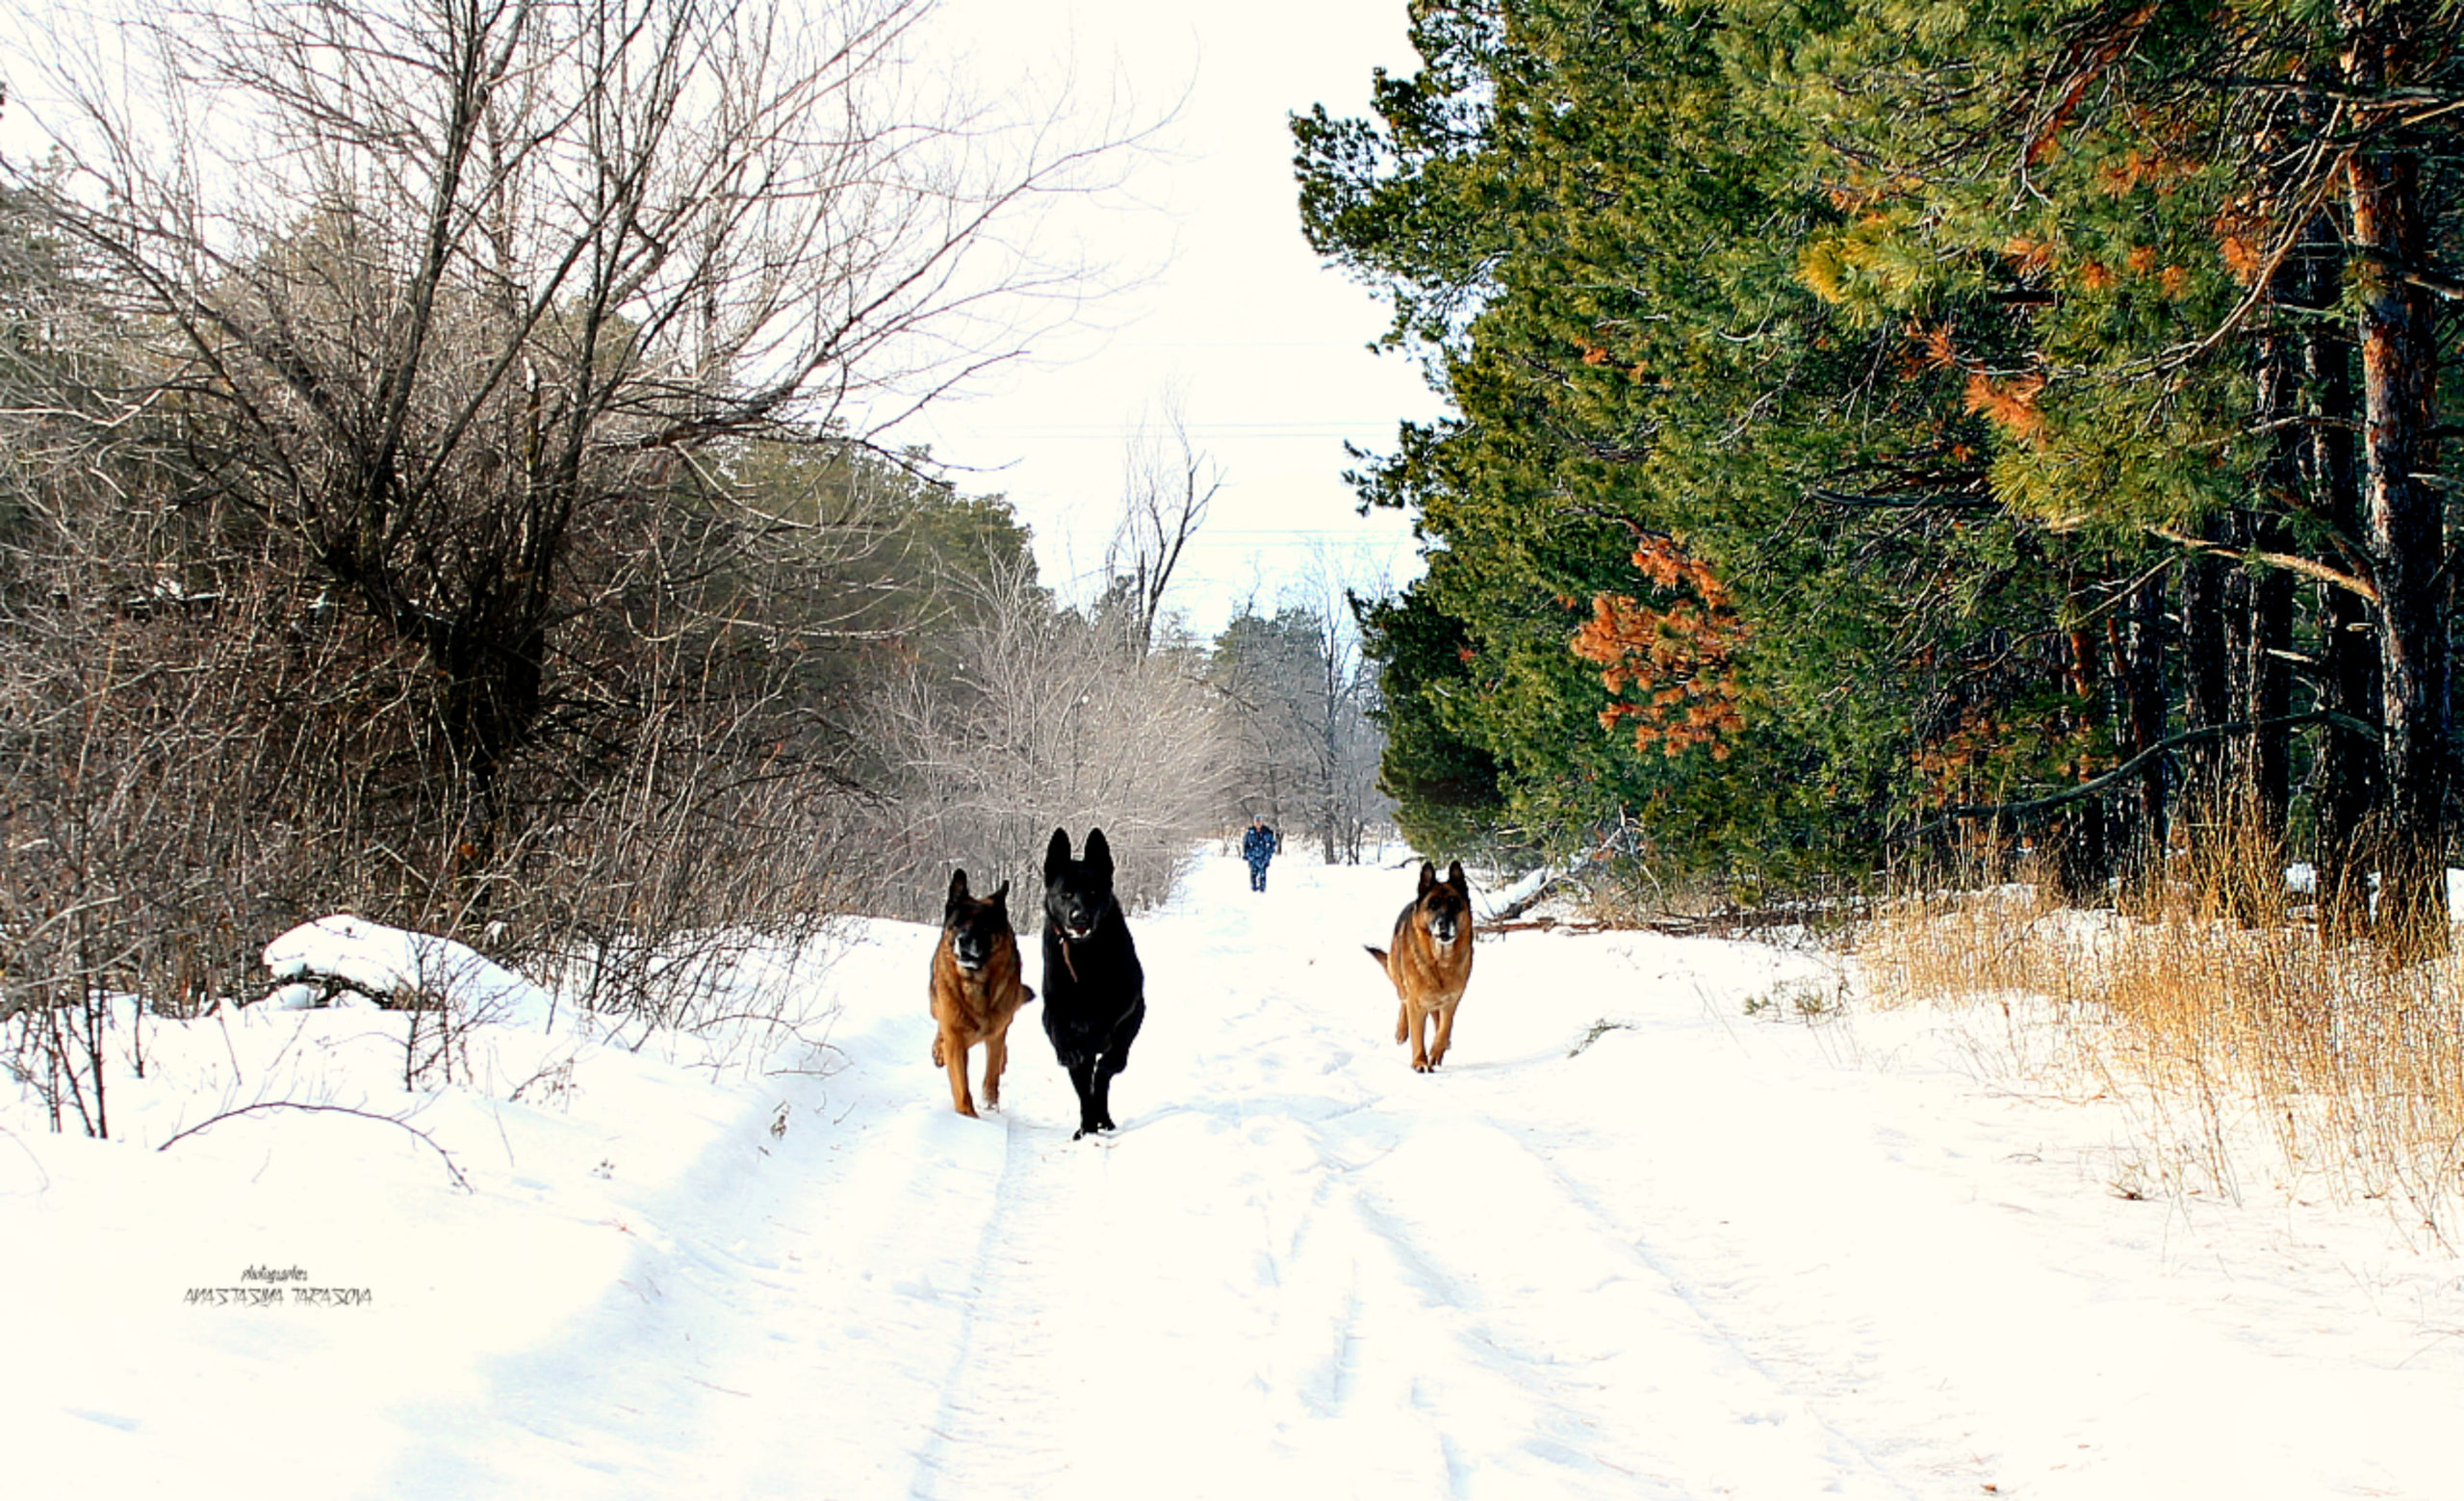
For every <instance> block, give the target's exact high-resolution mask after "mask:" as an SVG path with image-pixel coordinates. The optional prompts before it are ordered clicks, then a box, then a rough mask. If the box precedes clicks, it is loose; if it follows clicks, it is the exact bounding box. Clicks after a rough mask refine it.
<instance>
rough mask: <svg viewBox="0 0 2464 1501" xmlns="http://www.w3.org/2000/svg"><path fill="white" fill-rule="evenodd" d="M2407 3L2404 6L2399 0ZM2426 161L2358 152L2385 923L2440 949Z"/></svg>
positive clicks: (2442, 719) (2442, 798)
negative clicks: (2416, 279)
mask: <svg viewBox="0 0 2464 1501" xmlns="http://www.w3.org/2000/svg"><path fill="white" fill-rule="evenodd" d="M2390 9H2394V10H2397V13H2398V14H2399V16H2400V14H2401V11H2400V8H2390ZM2384 15H2385V12H2374V11H2373V10H2371V9H2370V8H2365V7H2361V6H2350V7H2348V16H2354V17H2357V18H2359V19H2360V20H2361V21H2362V23H2363V24H2362V25H2361V26H2360V27H2359V28H2357V29H2356V31H2355V33H2354V34H2353V36H2352V37H2351V39H2350V43H2349V48H2348V53H2347V57H2346V76H2347V81H2348V83H2349V84H2350V85H2351V86H2352V87H2353V88H2354V89H2355V90H2356V91H2361V92H2363V93H2365V94H2367V93H2374V92H2375V91H2378V90H2379V89H2381V88H2382V87H2383V86H2384V82H2385V68H2384V64H2383V58H2382V49H2383V48H2384V47H2385V46H2386V44H2387V40H2388V39H2387V37H2386V35H2385V32H2386V30H2387V27H2388V22H2386V21H2385V20H2384V19H2383V16H2384ZM2421 170H2422V166H2421V160H2420V158H2419V157H2418V156H2416V155H2415V154H2413V153H2412V152H2410V151H2406V150H2401V149H2387V148H2383V147H2382V148H2378V149H2370V150H2363V151H2359V152H2356V153H2355V154H2354V156H2353V158H2352V162H2351V165H2350V167H2349V168H2348V172H2349V181H2350V186H2351V192H2352V246H2353V251H2354V255H2355V266H2354V282H2355V290H2356V292H2357V294H2358V302H2359V306H2360V327H2359V335H2360V340H2361V378H2362V465H2363V470H2362V501H2363V506H2364V515H2365V517H2366V520H2367V525H2368V547H2369V552H2370V556H2371V564H2372V571H2373V573H2374V579H2375V582H2376V583H2377V586H2378V626H2379V630H2378V654H2379V657H2378V660H2379V674H2380V676H2379V704H2380V712H2381V714H2382V715H2383V722H2384V724H2385V727H2386V729H2385V735H2386V738H2385V742H2384V745H2383V747H2382V754H2383V757H2384V762H2383V764H2384V768H2385V777H2386V783H2385V786H2386V817H2385V819H2384V834H2383V838H2382V839H2381V840H2380V841H2379V843H2380V847H2381V850H2382V863H2381V868H2380V877H2379V908H2378V916H2379V924H2378V926H2379V933H2380V936H2381V937H2382V939H2384V940H2386V941H2387V942H2389V943H2390V944H2391V945H2393V946H2395V947H2396V948H2397V949H2398V950H2399V951H2400V952H2401V953H2403V954H2405V955H2407V956H2410V955H2418V954H2424V953H2431V952H2444V951H2445V950H2446V948H2447V945H2448V928H2447V881H2446V869H2447V783H2448V756H2449V754H2450V751H2449V745H2448V702H2447V694H2448V682H2447V679H2448V660H2447V619H2446V610H2445V608H2444V603H2445V602H2444V600H2443V599H2442V597H2441V596H2442V595H2443V594H2444V592H2445V588H2446V578H2445V563H2446V537H2445V531H2444V522H2445V515H2444V506H2443V505H2442V504H2441V499H2440V495H2439V492H2438V491H2437V490H2436V489H2434V488H2432V487H2431V486H2430V485H2429V484H2427V483H2425V482H2424V479H2425V477H2427V476H2431V475H2433V474H2435V473H2436V470H2437V467H2438V436H2437V429H2438V328H2437V323H2436V317H2435V314H2436V310H2435V308H2433V307H2432V305H2431V303H2430V299H2429V295H2428V294H2427V293H2426V292H2424V291H2422V290H2421V289H2420V288H2418V287H2415V286H2413V285H2412V284H2411V283H2410V282H2409V281H2407V280H2406V279H2405V276H2404V272H2406V271H2407V270H2409V269H2412V268H2417V267H2420V266H2422V265H2423V264H2424V263H2425V252H2426V249H2427V242H2428V223H2427V212H2426V206H2425V204H2424V202H2423V200H2422V184H2421Z"/></svg>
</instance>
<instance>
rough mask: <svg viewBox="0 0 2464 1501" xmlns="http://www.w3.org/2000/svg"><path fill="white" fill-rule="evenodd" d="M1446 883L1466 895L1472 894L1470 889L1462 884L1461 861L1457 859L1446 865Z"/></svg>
mask: <svg viewBox="0 0 2464 1501" xmlns="http://www.w3.org/2000/svg"><path fill="white" fill-rule="evenodd" d="M1446 884H1447V885H1449V886H1450V887H1452V888H1454V889H1455V890H1456V891H1458V892H1461V893H1463V894H1464V895H1466V896H1469V895H1471V894H1472V889H1471V888H1470V887H1468V886H1466V885H1464V884H1463V862H1461V861H1460V860H1458V861H1455V862H1454V863H1453V864H1452V865H1450V866H1448V867H1446Z"/></svg>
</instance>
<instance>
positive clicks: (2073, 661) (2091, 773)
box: [2054, 582, 2113, 902]
mask: <svg viewBox="0 0 2464 1501" xmlns="http://www.w3.org/2000/svg"><path fill="white" fill-rule="evenodd" d="M2069 592H2070V618H2071V626H2070V662H2069V669H2070V701H2071V706H2072V707H2071V722H2072V724H2073V725H2074V726H2075V727H2076V728H2077V729H2078V730H2080V731H2082V732H2087V731H2090V730H2092V729H2093V728H2094V726H2095V724H2096V721H2097V719H2098V717H2099V713H2100V711H2102V710H2103V708H2104V698H2103V691H2104V686H2105V666H2104V654H2103V652H2102V651H2101V650H2100V649H2099V648H2100V647H2101V646H2102V644H2103V643H2102V640H2101V636H2100V633H2098V632H2097V631H2096V630H2095V629H2094V628H2093V623H2092V622H2091V621H2089V620H2087V619H2085V618H2084V617H2085V616H2086V615H2087V613H2088V602H2087V600H2086V598H2085V597H2084V596H2083V594H2082V593H2081V591H2080V589H2079V587H2078V585H2077V584H2076V583H2075V582H2074V583H2073V584H2072V585H2071V588H2070V591H2069ZM2077 743H2079V744H2081V745H2082V746H2084V745H2085V744H2086V743H2087V737H2086V735H2085V734H2084V733H2083V734H2082V735H2081V736H2080V737H2079V738H2078V741H2077ZM2073 769H2074V772H2075V774H2076V775H2077V776H2078V778H2079V779H2080V780H2081V781H2082V782H2085V781H2089V780H2092V779H2093V778H2094V777H2096V776H2098V775H2101V774H2102V771H2103V768H2102V767H2099V766H2096V765H2094V764H2092V762H2091V758H2089V757H2088V756H2087V755H2085V754H2084V752H2083V753H2082V754H2081V755H2080V757H2079V764H2078V765H2077V766H2076V767H2074V768H2073ZM2054 838H2055V841H2056V844H2055V851H2054V858H2055V868H2056V869H2057V871H2058V872H2059V876H2058V879H2059V883H2060V886H2061V888H2062V894H2063V896H2064V898H2065V899H2066V900H2068V901H2073V902H2078V901H2093V900H2099V899H2101V898H2102V897H2103V896H2104V894H2105V881H2106V878H2107V877H2108V876H2110V875H2111V874H2112V873H2113V853H2112V841H2111V840H2110V839H2109V838H2108V831H2107V829H2106V817H2105V801H2104V799H2103V798H2102V797H2084V798H2081V799H2080V800H2079V801H2077V802H2075V803H2072V804H2071V805H2070V807H2069V809H2068V810H2067V811H2066V813H2065V814H2064V815H2063V817H2062V823H2061V827H2060V829H2059V830H2058V832H2057V833H2056V834H2055V836H2054Z"/></svg>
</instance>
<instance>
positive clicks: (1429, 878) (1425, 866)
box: [1420, 860, 1437, 896]
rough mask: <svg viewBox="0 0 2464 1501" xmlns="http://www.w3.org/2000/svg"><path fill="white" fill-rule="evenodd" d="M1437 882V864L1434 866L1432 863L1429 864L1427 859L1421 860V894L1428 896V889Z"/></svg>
mask: <svg viewBox="0 0 2464 1501" xmlns="http://www.w3.org/2000/svg"><path fill="white" fill-rule="evenodd" d="M1436 884H1437V867H1435V866H1433V865H1430V864H1429V863H1428V862H1427V861H1425V860H1424V861H1422V862H1421V889H1420V894H1421V895H1423V896H1426V895H1427V894H1428V889H1429V888H1430V887H1432V886H1435V885H1436Z"/></svg>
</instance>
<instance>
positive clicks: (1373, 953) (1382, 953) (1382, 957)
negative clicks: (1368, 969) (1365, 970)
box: [1360, 944, 1386, 970]
mask: <svg viewBox="0 0 2464 1501" xmlns="http://www.w3.org/2000/svg"><path fill="white" fill-rule="evenodd" d="M1360 946H1361V947H1363V948H1368V949H1369V957H1370V958H1372V959H1374V960H1376V961H1377V968H1379V969H1381V970H1383V969H1385V968H1386V950H1384V949H1382V948H1372V947H1370V945H1367V944H1363V945H1360Z"/></svg>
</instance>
